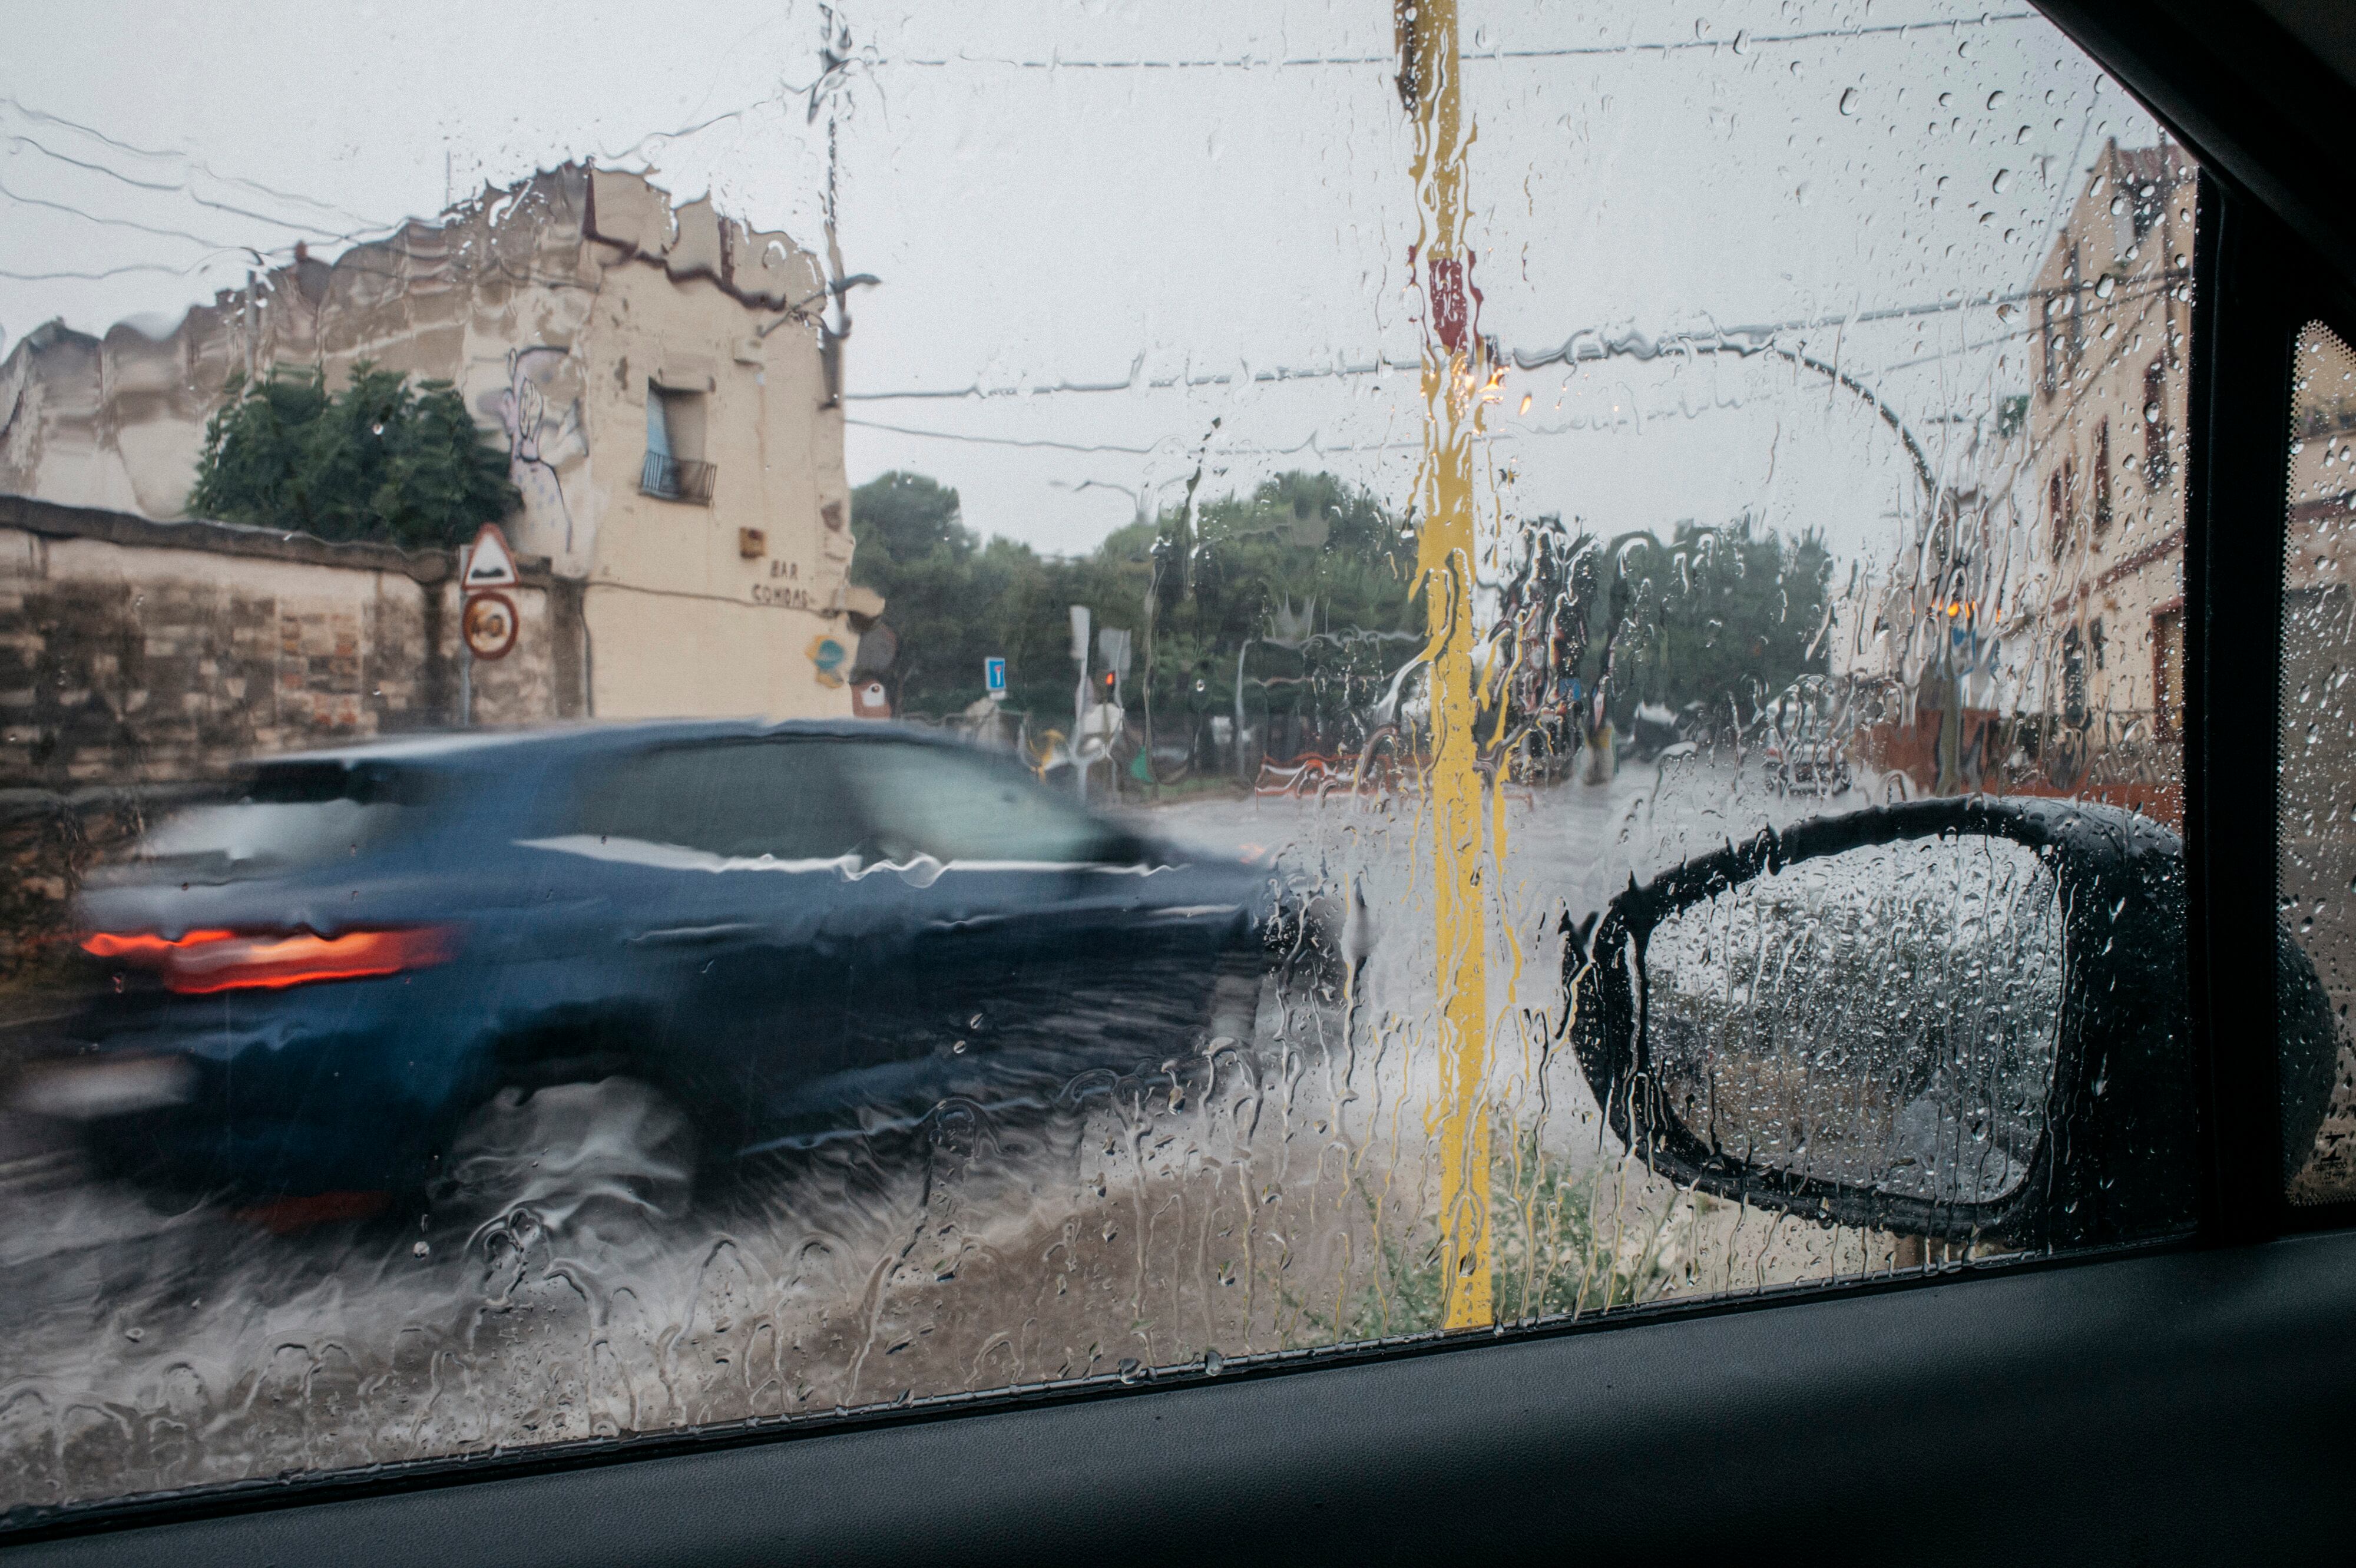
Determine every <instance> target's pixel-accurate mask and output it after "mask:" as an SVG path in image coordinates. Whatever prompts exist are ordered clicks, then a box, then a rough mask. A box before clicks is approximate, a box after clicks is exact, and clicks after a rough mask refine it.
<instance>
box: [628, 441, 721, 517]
mask: <svg viewBox="0 0 2356 1568" xmlns="http://www.w3.org/2000/svg"><path fill="white" fill-rule="evenodd" d="M719 477H720V467H719V465H717V464H714V463H700V462H697V461H696V460H695V459H693V458H691V457H669V456H664V455H663V454H662V453H660V452H649V453H648V454H647V466H646V467H644V468H643V469H641V470H640V471H639V474H638V491H639V493H640V494H641V495H649V496H653V497H655V498H656V499H659V500H667V501H692V502H694V503H695V504H696V505H698V506H710V505H711V504H712V482H713V481H714V480H716V479H717V478H719Z"/></svg>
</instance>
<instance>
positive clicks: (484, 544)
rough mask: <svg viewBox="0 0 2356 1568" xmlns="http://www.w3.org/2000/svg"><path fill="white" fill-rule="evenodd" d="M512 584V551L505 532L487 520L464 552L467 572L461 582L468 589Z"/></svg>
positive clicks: (513, 574)
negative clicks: (472, 545)
mask: <svg viewBox="0 0 2356 1568" xmlns="http://www.w3.org/2000/svg"><path fill="white" fill-rule="evenodd" d="M515 585H516V569H515V553H514V552H512V551H510V550H509V548H508V536H507V535H506V534H504V533H502V532H499V525H498V523H496V522H487V523H485V524H483V527H482V531H481V532H478V533H477V534H476V535H475V543H474V547H473V548H472V549H470V550H468V551H467V552H466V576H465V580H464V581H463V583H462V584H461V586H463V587H465V588H466V590H467V591H468V592H469V593H471V592H473V591H474V590H475V589H477V588H512V587H514V586H515Z"/></svg>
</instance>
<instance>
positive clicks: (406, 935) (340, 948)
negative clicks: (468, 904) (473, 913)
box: [81, 926, 458, 995]
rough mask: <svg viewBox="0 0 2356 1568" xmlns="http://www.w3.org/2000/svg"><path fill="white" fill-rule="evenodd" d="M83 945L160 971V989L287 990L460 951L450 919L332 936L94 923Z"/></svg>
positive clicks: (427, 962) (418, 965)
mask: <svg viewBox="0 0 2356 1568" xmlns="http://www.w3.org/2000/svg"><path fill="white" fill-rule="evenodd" d="M81 949H82V951H84V952H86V953H89V954H91V956H93V957H95V958H118V959H122V960H123V961H126V962H129V963H132V964H134V965H137V966H138V967H140V968H142V969H155V970H159V971H161V972H162V974H163V979H164V989H165V990H166V991H174V992H178V993H181V994H183V995H204V994H206V993H210V992H215V991H247V990H263V991H284V990H286V989H287V988H289V987H290V986H296V985H311V984H316V983H318V982H321V981H327V980H364V979H368V978H370V977H372V976H377V975H386V974H400V973H402V972H404V971H408V970H412V969H428V968H431V967H432V966H434V964H437V963H446V962H448V961H450V960H451V959H452V958H455V957H456V956H457V951H458V941H457V932H456V931H455V930H454V929H451V928H450V927H447V926H404V927H398V928H393V929H383V930H357V931H345V932H343V933H341V934H339V935H337V936H332V937H322V936H315V935H313V934H312V933H311V932H308V931H296V932H294V933H293V934H291V935H284V934H274V933H273V934H260V933H252V932H238V931H210V930H207V931H190V932H189V933H187V935H186V936H183V937H159V936H156V935H155V934H154V933H153V932H147V931H132V932H114V931H98V932H93V933H92V934H91V935H90V936H88V937H85V938H83V939H82V943H81Z"/></svg>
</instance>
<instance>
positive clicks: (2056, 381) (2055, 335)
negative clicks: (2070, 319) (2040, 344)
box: [2038, 294, 2061, 397]
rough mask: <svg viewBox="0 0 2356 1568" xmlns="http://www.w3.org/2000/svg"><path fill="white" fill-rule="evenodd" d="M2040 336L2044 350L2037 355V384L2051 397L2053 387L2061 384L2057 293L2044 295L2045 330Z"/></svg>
mask: <svg viewBox="0 0 2356 1568" xmlns="http://www.w3.org/2000/svg"><path fill="white" fill-rule="evenodd" d="M2042 336H2043V341H2044V351H2043V353H2042V354H2040V356H2039V358H2040V360H2041V364H2040V371H2039V376H2038V385H2039V387H2040V390H2041V391H2043V392H2044V393H2045V395H2046V396H2047V397H2051V396H2052V395H2053V390H2054V388H2056V387H2058V386H2060V385H2061V295H2058V294H2050V295H2046V296H2045V331H2044V333H2043V335H2042Z"/></svg>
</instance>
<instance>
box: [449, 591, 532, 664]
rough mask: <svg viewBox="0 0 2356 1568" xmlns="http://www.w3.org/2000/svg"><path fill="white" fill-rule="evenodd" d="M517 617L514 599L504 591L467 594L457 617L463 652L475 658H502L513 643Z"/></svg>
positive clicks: (514, 642)
mask: <svg viewBox="0 0 2356 1568" xmlns="http://www.w3.org/2000/svg"><path fill="white" fill-rule="evenodd" d="M519 619H520V618H519V617H518V616H517V614H516V607H515V601H514V600H513V599H510V598H509V597H508V596H506V595H505V594H499V593H488V592H486V593H480V594H469V595H467V596H466V614H465V615H463V616H461V617H460V618H459V620H458V626H459V629H460V630H461V631H463V632H464V633H465V634H466V651H467V652H469V653H471V654H473V655H474V656H475V657H476V658H477V659H505V658H506V657H507V656H508V653H509V650H511V649H513V648H514V647H515V645H516V630H517V626H518V623H519Z"/></svg>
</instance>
